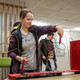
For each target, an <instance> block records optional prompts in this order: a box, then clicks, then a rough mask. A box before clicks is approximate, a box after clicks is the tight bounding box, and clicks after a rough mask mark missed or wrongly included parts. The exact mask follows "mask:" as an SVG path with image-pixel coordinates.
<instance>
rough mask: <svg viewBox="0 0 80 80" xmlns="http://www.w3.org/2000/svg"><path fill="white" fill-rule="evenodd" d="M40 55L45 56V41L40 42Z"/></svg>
mask: <svg viewBox="0 0 80 80" xmlns="http://www.w3.org/2000/svg"><path fill="white" fill-rule="evenodd" d="M40 53H41V56H44V52H43V40H41V41H40Z"/></svg>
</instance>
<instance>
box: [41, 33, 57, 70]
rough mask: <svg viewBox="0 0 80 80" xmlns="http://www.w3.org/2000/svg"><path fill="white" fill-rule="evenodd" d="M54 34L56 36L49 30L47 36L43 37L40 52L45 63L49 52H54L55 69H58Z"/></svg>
mask: <svg viewBox="0 0 80 80" xmlns="http://www.w3.org/2000/svg"><path fill="white" fill-rule="evenodd" d="M53 36H54V34H53V32H48V33H47V38H45V39H42V40H41V41H40V53H41V56H42V61H43V63H44V64H45V65H46V62H47V58H48V55H49V53H50V52H52V53H54V56H53V60H54V65H55V70H57V64H56V55H55V50H54V44H53V42H52V39H53Z"/></svg>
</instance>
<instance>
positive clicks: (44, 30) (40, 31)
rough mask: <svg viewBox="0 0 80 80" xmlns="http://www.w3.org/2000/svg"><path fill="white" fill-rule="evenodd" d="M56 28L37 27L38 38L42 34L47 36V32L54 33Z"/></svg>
mask: <svg viewBox="0 0 80 80" xmlns="http://www.w3.org/2000/svg"><path fill="white" fill-rule="evenodd" d="M56 31H57V30H56V26H39V27H38V36H39V37H40V36H41V35H43V34H47V33H48V32H56Z"/></svg>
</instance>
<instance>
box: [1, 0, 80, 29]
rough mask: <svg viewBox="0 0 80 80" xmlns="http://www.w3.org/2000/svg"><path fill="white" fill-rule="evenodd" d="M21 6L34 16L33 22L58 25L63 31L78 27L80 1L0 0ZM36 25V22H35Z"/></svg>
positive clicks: (79, 21)
mask: <svg viewBox="0 0 80 80" xmlns="http://www.w3.org/2000/svg"><path fill="white" fill-rule="evenodd" d="M0 1H5V2H9V3H15V4H16V3H17V4H21V5H22V4H23V5H26V6H27V9H30V10H31V11H32V12H33V14H34V21H39V22H43V23H47V24H48V25H60V26H62V27H63V28H65V29H72V28H77V27H80V0H0ZM36 23H37V22H36Z"/></svg>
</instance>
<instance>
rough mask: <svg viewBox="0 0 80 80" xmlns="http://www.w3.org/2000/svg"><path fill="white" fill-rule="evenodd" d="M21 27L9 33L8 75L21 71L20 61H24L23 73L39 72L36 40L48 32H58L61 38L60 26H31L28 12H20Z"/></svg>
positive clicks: (30, 17) (31, 19) (31, 15)
mask: <svg viewBox="0 0 80 80" xmlns="http://www.w3.org/2000/svg"><path fill="white" fill-rule="evenodd" d="M20 20H21V25H20V26H19V27H18V28H17V29H16V30H13V31H12V32H11V34H12V36H11V37H10V44H9V48H8V54H9V56H10V57H11V58H12V63H11V67H10V73H18V72H20V70H21V66H22V64H21V63H22V61H23V60H25V62H26V63H25V65H24V71H23V72H34V71H38V70H39V60H40V59H39V58H40V54H39V52H38V49H39V46H38V39H39V37H40V36H41V35H43V34H46V33H48V32H51V31H52V32H56V31H57V32H58V34H59V36H61V37H62V35H63V32H64V31H63V29H62V27H60V26H41V27H40V26H38V27H37V26H35V25H31V24H32V21H33V14H32V12H31V11H29V10H26V9H24V10H22V11H21V12H20Z"/></svg>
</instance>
